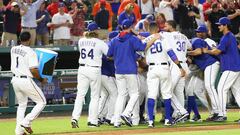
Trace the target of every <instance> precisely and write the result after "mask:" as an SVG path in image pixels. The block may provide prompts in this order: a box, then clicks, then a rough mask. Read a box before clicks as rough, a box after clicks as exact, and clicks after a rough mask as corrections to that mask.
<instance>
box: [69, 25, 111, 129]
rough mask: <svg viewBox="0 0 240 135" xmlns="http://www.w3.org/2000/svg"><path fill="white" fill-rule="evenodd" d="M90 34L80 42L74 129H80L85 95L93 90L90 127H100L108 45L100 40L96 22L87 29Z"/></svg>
mask: <svg viewBox="0 0 240 135" xmlns="http://www.w3.org/2000/svg"><path fill="white" fill-rule="evenodd" d="M87 29H88V32H87V33H86V34H85V37H84V38H81V39H80V40H79V42H78V48H79V52H80V57H79V68H78V85H77V89H78V92H77V97H76V100H75V103H74V109H73V112H72V120H71V124H72V128H77V127H78V120H79V118H80V115H81V111H82V106H83V102H84V98H85V95H86V93H87V91H88V89H89V86H90V88H91V101H90V104H89V115H88V126H89V127H98V126H99V125H98V104H99V97H100V88H101V66H102V55H103V54H104V55H106V54H107V51H108V45H107V44H106V43H105V42H103V41H102V40H100V39H98V33H97V32H96V30H97V29H98V26H97V24H96V23H95V22H93V23H90V24H89V25H88V27H87Z"/></svg>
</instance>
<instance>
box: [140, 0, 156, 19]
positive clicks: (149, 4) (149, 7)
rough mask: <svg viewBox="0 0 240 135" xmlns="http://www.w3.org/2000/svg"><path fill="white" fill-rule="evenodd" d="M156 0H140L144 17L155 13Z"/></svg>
mask: <svg viewBox="0 0 240 135" xmlns="http://www.w3.org/2000/svg"><path fill="white" fill-rule="evenodd" d="M153 1H154V0H138V5H139V7H140V9H141V11H142V17H141V18H142V19H144V18H145V17H146V16H147V15H149V14H153V13H154V2H153Z"/></svg>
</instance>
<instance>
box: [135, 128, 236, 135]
mask: <svg viewBox="0 0 240 135" xmlns="http://www.w3.org/2000/svg"><path fill="white" fill-rule="evenodd" d="M159 134H160V135H239V134H240V129H225V130H217V131H216V130H207V131H194V132H193V131H191V132H190V131H182V132H171V133H149V134H134V135H159Z"/></svg>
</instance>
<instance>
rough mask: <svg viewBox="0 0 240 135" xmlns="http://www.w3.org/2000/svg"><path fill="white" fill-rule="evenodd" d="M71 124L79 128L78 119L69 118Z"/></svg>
mask: <svg viewBox="0 0 240 135" xmlns="http://www.w3.org/2000/svg"><path fill="white" fill-rule="evenodd" d="M71 125H72V128H79V126H78V121H77V120H76V119H72V120H71Z"/></svg>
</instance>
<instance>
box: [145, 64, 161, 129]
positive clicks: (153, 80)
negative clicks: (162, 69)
mask: <svg viewBox="0 0 240 135" xmlns="http://www.w3.org/2000/svg"><path fill="white" fill-rule="evenodd" d="M155 68H156V67H155ZM159 82H160V80H159V77H158V76H157V75H156V73H155V70H154V68H152V69H150V70H149V71H148V73H147V86H148V93H147V113H148V123H149V127H154V107H155V101H156V99H157V95H158V93H159V87H158V86H159Z"/></svg>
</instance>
